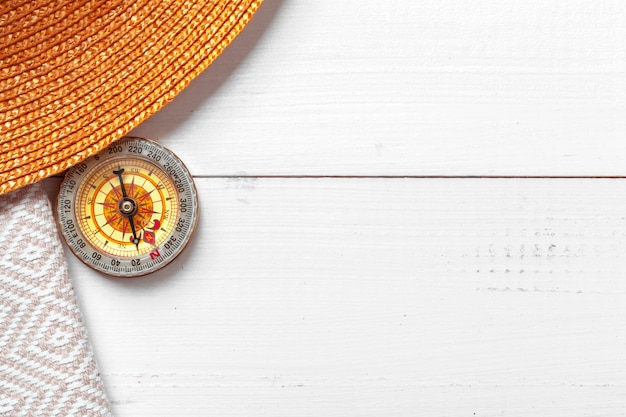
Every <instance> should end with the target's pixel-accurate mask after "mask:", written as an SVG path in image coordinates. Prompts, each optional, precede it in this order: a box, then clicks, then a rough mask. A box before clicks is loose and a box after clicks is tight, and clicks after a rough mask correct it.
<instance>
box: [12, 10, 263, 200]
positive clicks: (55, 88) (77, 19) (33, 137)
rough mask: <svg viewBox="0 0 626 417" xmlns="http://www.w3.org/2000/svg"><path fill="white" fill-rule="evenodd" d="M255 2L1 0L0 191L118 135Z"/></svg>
mask: <svg viewBox="0 0 626 417" xmlns="http://www.w3.org/2000/svg"><path fill="white" fill-rule="evenodd" d="M261 3H262V0H191V1H190V0H81V1H70V0H60V1H59V0H29V1H24V0H2V1H0V194H4V193H8V192H10V191H13V190H16V189H18V188H20V187H23V186H25V185H28V184H31V183H34V182H36V181H39V180H41V179H43V178H46V177H48V176H50V175H53V174H58V173H60V172H62V171H64V170H66V169H68V168H70V167H71V166H73V165H76V164H77V163H79V162H81V161H83V160H85V159H87V158H88V157H89V156H92V155H94V154H96V153H98V152H99V151H101V150H102V149H104V148H106V147H107V146H108V145H110V144H111V143H112V142H113V141H116V140H119V139H121V138H122V137H123V136H125V135H126V134H127V133H128V132H129V131H130V130H131V129H132V128H134V127H136V126H137V125H139V124H140V123H141V122H142V121H144V120H146V119H147V118H148V117H150V116H151V115H153V114H154V113H156V112H157V111H158V110H160V109H161V108H162V107H164V106H165V105H166V104H167V103H168V102H170V101H171V100H172V99H173V98H174V97H175V96H176V95H177V94H178V93H180V92H181V91H182V90H183V89H184V88H185V87H187V86H188V85H189V83H190V82H191V81H192V80H193V79H194V78H195V77H196V76H198V75H199V74H200V72H202V71H203V70H204V69H206V68H207V67H208V66H209V65H210V64H211V63H212V62H213V61H214V60H215V59H216V58H217V57H218V56H219V55H220V54H221V53H222V51H223V50H224V49H225V48H226V47H227V46H228V45H229V44H230V43H231V42H232V41H233V40H234V39H235V37H236V36H237V35H238V34H239V32H241V30H242V29H243V28H244V27H245V26H246V25H247V24H248V22H249V21H250V20H251V19H252V16H253V15H254V13H255V12H256V10H257V9H258V8H259V6H260V5H261Z"/></svg>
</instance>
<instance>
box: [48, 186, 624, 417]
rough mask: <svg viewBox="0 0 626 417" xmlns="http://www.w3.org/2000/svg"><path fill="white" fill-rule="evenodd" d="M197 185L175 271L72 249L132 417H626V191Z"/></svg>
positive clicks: (119, 406)
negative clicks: (110, 274) (141, 270)
mask: <svg viewBox="0 0 626 417" xmlns="http://www.w3.org/2000/svg"><path fill="white" fill-rule="evenodd" d="M49 183H50V188H54V185H55V184H53V183H54V181H49ZM197 185H198V187H199V192H200V201H201V204H202V210H203V213H202V218H201V221H200V225H199V231H198V233H197V235H196V236H195V240H194V241H193V243H192V245H191V247H189V248H188V250H187V251H186V252H185V253H184V254H183V255H182V258H181V259H179V260H177V261H176V262H175V263H173V264H172V265H170V266H168V267H167V269H166V270H165V271H163V272H161V273H157V274H155V275H153V276H148V277H143V278H136V279H132V280H119V279H110V278H105V277H103V276H100V275H97V274H95V273H92V272H91V271H89V270H87V268H86V267H84V265H82V264H81V263H80V262H79V261H77V260H75V259H73V258H72V257H71V255H69V256H70V258H69V261H70V272H71V275H72V276H73V279H74V282H75V286H76V292H77V295H78V297H79V300H80V302H81V307H82V311H83V314H84V317H85V321H86V325H87V327H88V329H89V331H90V338H91V341H92V343H93V345H94V349H95V352H96V357H97V359H98V361H99V365H100V369H101V373H102V375H103V378H104V381H105V383H106V385H107V389H108V394H109V396H110V398H111V400H112V403H113V409H114V413H115V415H116V416H120V417H130V416H145V415H150V416H157V417H158V416H172V415H185V416H206V415H209V414H212V415H220V416H247V415H257V416H293V415H301V416H319V415H325V416H345V415H362V416H380V415H387V414H390V415H396V416H413V415H448V416H465V415H474V413H475V415H483V416H494V415H508V416H527V415H529V414H533V415H568V416H583V415H607V416H609V415H623V414H624V412H626V405H625V404H624V401H623V393H624V389H625V388H626V386H625V385H626V382H625V381H624V370H623V369H622V368H623V366H622V364H624V363H626V328H625V327H624V324H623V321H624V320H623V314H621V312H622V311H624V305H626V281H624V280H623V279H622V277H623V275H624V273H625V272H626V262H625V261H626V260H625V255H624V254H625V253H626V244H625V241H626V240H625V239H624V237H625V234H626V219H625V216H624V204H623V203H624V199H623V195H624V191H625V188H626V181H625V180H597V179H596V180H566V179H560V180H556V179H551V180H550V179H532V180H531V179H456V180H453V179H393V180H392V179H254V178H231V179H227V178H213V179H207V178H199V179H197Z"/></svg>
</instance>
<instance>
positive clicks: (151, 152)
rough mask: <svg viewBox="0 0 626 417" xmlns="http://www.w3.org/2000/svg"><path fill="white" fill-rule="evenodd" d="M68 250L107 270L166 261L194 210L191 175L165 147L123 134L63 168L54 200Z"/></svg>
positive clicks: (146, 269)
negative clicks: (84, 157) (64, 174)
mask: <svg viewBox="0 0 626 417" xmlns="http://www.w3.org/2000/svg"><path fill="white" fill-rule="evenodd" d="M57 209H58V218H59V224H60V227H61V231H62V234H63V236H64V237H65V241H66V242H67V244H68V246H69V247H70V249H71V250H72V252H73V253H74V254H75V255H76V256H77V257H78V258H79V259H80V260H82V261H83V262H84V263H85V264H87V265H88V266H90V267H91V268H93V269H95V270H97V271H100V272H103V273H105V274H108V275H114V276H121V277H134V276H140V275H145V274H148V273H150V272H154V271H156V270H158V269H160V268H162V267H163V266H165V265H167V264H168V263H169V262H171V261H172V260H173V259H174V258H175V257H176V256H177V255H178V254H180V252H182V250H183V249H184V248H185V246H186V244H187V243H188V242H189V240H190V238H191V236H192V233H193V231H194V229H195V226H196V223H197V218H198V200H197V194H196V189H195V186H194V183H193V180H192V177H191V175H190V174H189V172H188V171H187V169H186V168H185V166H184V165H183V163H182V162H181V161H180V160H179V159H178V158H177V157H176V156H175V155H174V154H173V153H172V152H170V151H169V150H167V149H165V148H163V147H162V146H160V145H158V144H156V143H155V142H152V141H148V140H146V139H140V138H126V139H123V140H121V141H119V142H116V143H114V144H112V145H111V146H109V147H108V148H107V149H105V150H104V152H102V153H100V154H98V155H96V156H93V157H91V158H89V159H87V160H86V161H85V162H83V163H81V164H78V165H76V166H75V167H73V168H72V169H71V170H69V171H68V172H67V174H66V176H65V179H64V180H63V183H62V184H61V190H60V192H59V198H58V203H57Z"/></svg>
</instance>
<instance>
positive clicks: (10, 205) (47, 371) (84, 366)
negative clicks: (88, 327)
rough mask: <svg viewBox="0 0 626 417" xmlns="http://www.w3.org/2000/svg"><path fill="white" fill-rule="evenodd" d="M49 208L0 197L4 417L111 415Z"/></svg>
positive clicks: (24, 193)
mask: <svg viewBox="0 0 626 417" xmlns="http://www.w3.org/2000/svg"><path fill="white" fill-rule="evenodd" d="M110 415H111V413H110V408H109V404H108V402H107V399H106V397H105V394H104V389H103V385H102V381H101V379H100V376H99V375H98V371H97V368H96V365H95V362H94V357H93V352H92V349H91V346H90V345H89V342H88V340H87V337H86V331H85V328H84V326H83V323H82V318H81V315H80V311H79V308H78V304H77V301H76V297H75V294H74V290H73V288H72V285H71V282H70V279H69V275H68V270H67V265H66V262H65V256H64V253H63V247H62V245H61V242H60V240H59V235H58V232H57V227H56V223H55V220H54V217H53V215H52V210H51V207H50V202H49V201H48V197H47V195H46V193H45V190H44V188H43V185H42V184H41V183H37V184H34V185H31V186H28V187H25V188H22V189H20V190H18V191H14V192H12V193H10V194H7V195H3V196H0V416H2V417H4V416H11V417H14V416H16V417H17V416H42V417H43V416H45V417H54V416H59V417H69V416H110Z"/></svg>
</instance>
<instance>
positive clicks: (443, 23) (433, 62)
mask: <svg viewBox="0 0 626 417" xmlns="http://www.w3.org/2000/svg"><path fill="white" fill-rule="evenodd" d="M624 21H626V3H624V2H619V1H604V2H597V1H590V0H556V1H549V2H546V1H543V0H531V1H528V0H523V1H522V0H509V1H503V2H492V1H480V2H451V1H448V2H443V3H442V2H441V1H438V0H437V1H435V0H426V1H417V2H416V1H403V2H392V3H385V4H384V5H381V4H379V3H371V4H364V3H363V2H361V1H356V0H345V1H341V2H336V1H331V0H322V1H316V2H310V1H304V0H302V1H288V2H287V1H280V0H273V1H271V0H270V1H266V3H265V4H264V6H263V7H262V8H261V9H260V11H259V15H258V16H257V17H255V19H254V20H253V21H252V23H251V24H250V26H249V27H248V28H246V30H245V31H244V33H242V35H241V36H240V37H239V38H238V39H237V40H236V41H235V42H234V44H233V45H232V46H231V47H230V48H229V49H228V50H227V51H226V52H225V53H224V55H223V56H222V57H221V58H220V59H219V60H218V61H217V62H216V63H215V64H214V65H213V66H212V67H211V68H210V69H209V70H208V71H206V72H205V73H204V74H203V75H202V76H201V77H200V78H199V79H197V80H196V81H195V82H194V83H193V84H192V86H191V87H190V88H189V89H188V90H186V91H185V92H183V93H182V94H181V95H180V96H179V97H178V98H177V99H176V100H174V101H173V102H172V103H171V104H170V105H169V106H168V108H166V109H165V110H164V111H162V112H160V113H159V114H157V115H156V116H154V117H153V118H152V119H150V120H149V121H147V122H146V123H144V124H143V125H142V126H140V127H139V128H137V129H136V130H135V132H134V133H135V134H137V135H143V136H147V137H151V138H154V139H159V140H160V141H161V142H162V143H163V144H164V145H166V146H169V147H171V148H172V149H173V150H175V151H176V152H178V153H182V154H185V152H186V153H188V156H187V158H186V161H187V163H188V165H189V166H190V168H191V170H192V172H193V173H194V174H195V175H201V176H204V175H239V174H243V175H250V176H258V175H453V176H454V175H507V176H511V175H512V176H515V175H539V176H559V175H561V176H562V175H583V176H595V175H605V176H615V175H617V176H624V175H626V170H625V169H624V163H623V162H624V161H623V155H624V154H625V153H626V141H624V136H625V132H626V122H625V119H624V114H626V26H625V25H624V24H623V23H624ZM190 147H193V151H190V149H189V148H190Z"/></svg>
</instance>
